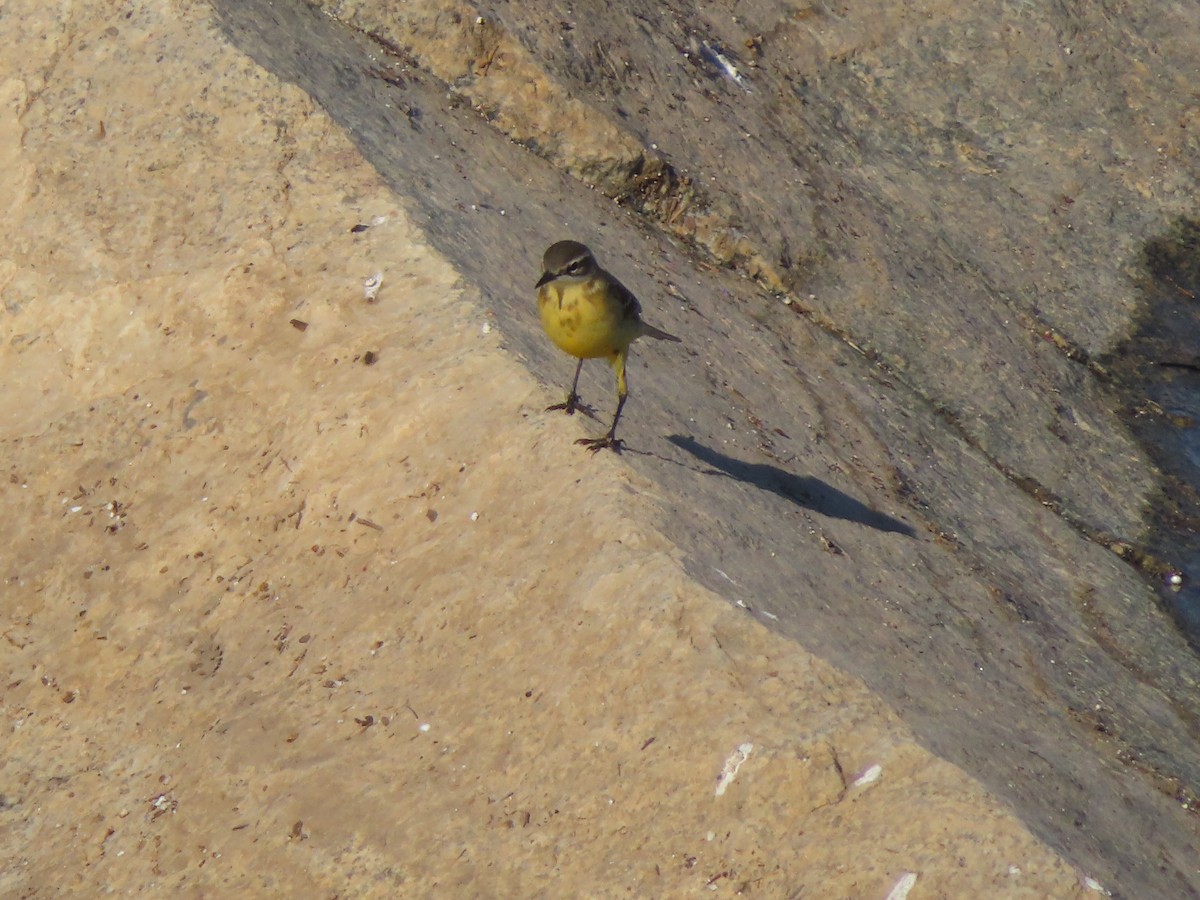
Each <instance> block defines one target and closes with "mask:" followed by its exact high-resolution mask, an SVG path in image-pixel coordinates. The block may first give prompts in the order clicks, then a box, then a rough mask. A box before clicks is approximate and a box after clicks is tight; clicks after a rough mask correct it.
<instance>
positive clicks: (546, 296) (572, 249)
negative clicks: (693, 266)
mask: <svg viewBox="0 0 1200 900" xmlns="http://www.w3.org/2000/svg"><path fill="white" fill-rule="evenodd" d="M536 287H537V302H538V312H539V313H540V315H541V319H542V328H543V329H545V331H546V334H547V335H548V336H549V338H550V340H551V341H553V342H554V344H555V345H556V346H557V347H558V348H559V349H560V350H562V351H564V352H566V353H569V354H570V355H571V356H574V357H576V358H577V359H578V360H579V365H577V366H576V367H575V380H574V381H573V382H571V392H570V393H569V394H567V399H566V401H565V402H563V403H556V404H554V405H553V406H548V407H546V409H547V411H550V410H555V409H562V410H566V412H567V415H571V414H572V413H574V412H575V410H577V409H586V408H585V407H584V406H583V404H582V403H580V400H579V394H578V393H577V391H578V388H579V373H580V372H581V371H582V370H583V361H584V360H585V359H607V360H608V361H609V363H610V364H611V365H612V367H613V371H614V372H615V373H616V376H617V411H616V414H615V415H613V420H612V426H611V427H610V428H609V429H608V433H607V434H606V435H604V437H599V438H580V439H579V440H577V441H576V442H575V443H577V444H582V445H583V446H585V447H587V449H588V450H590V451H592V452H593V453H595V452H596V451H598V450H602V449H604V448H605V447H607V448H609V449H611V450H614V451H615V452H617V453H620V452H621V441H619V440H617V422H618V421H620V419H621V410H622V409H623V408H624V407H625V400H626V398H627V397H628V396H629V390H628V386H627V384H626V381H625V360H626V358H627V357H628V355H629V345H630V344H632V343H633V342H634V341H635V340H637V339H638V338H640V337H652V338H656V339H657V340H660V341H674V342H675V343H681V342H680V340H679V338H677V337H675V335H673V334H668V333H667V332H665V331H663V330H661V329H659V328H655V327H654V326H653V325H648V324H646V323H645V322H643V321H642V306H641V304H640V303H638V300H637V297H635V296H634V295H633V292H632V291H631V290H629V288H627V287H625V285H623V284H621V282H620V281H618V280H617V279H616V278H615V277H614V276H613V275H611V274H610V273H608V272H606V271H605V270H604V269H602V268H600V265H599V264H598V263H597V262H596V257H595V256H593V255H592V251H591V250H589V249H588V248H587V247H586V246H584V245H583V244H581V243H579V242H578V241H559V242H558V243H556V244H552V245H551V246H550V247H549V248H548V249H547V250H546V252H545V254H544V255H543V256H542V277H541V278H539V279H538V283H537V285H536Z"/></svg>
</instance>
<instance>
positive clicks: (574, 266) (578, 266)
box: [567, 259, 587, 275]
mask: <svg viewBox="0 0 1200 900" xmlns="http://www.w3.org/2000/svg"><path fill="white" fill-rule="evenodd" d="M586 268H587V260H585V259H580V260H576V261H575V262H573V263H571V268H569V269H567V272H568V273H569V274H571V275H580V274H582V273H583V271H584V270H585V269H586Z"/></svg>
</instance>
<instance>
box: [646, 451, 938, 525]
mask: <svg viewBox="0 0 1200 900" xmlns="http://www.w3.org/2000/svg"><path fill="white" fill-rule="evenodd" d="M667 440H668V441H670V442H671V443H672V444H674V445H675V446H676V447H679V448H681V449H683V450H686V451H687V452H688V453H690V454H692V456H694V457H696V459H698V460H700V461H701V462H703V463H707V464H708V465H710V466H712V467H713V469H715V470H718V471H715V472H711V474H722V475H725V476H727V477H729V478H736V479H737V480H738V481H743V482H745V483H746V484H752V485H754V486H755V487H757V488H761V489H762V490H764V491H771V492H772V493H776V494H778V495H779V496H780V497H784V498H785V499H788V500H791V501H792V502H793V503H795V504H797V505H798V506H803V507H805V508H807V509H811V510H813V511H814V512H819V513H821V515H824V516H831V517H833V518H835V519H846V520H848V521H850V522H857V523H858V524H859V525H866V526H868V527H870V528H875V529H877V530H879V531H886V532H892V533H894V534H903V535H905V536H906V537H914V536H915V534H916V532H915V531H913V528H912V526H911V525H908V524H906V523H904V522H901V521H900V520H899V519H893V518H892V517H891V516H889V515H887V514H885V513H881V512H879V511H878V510H874V509H871V507H869V506H867V505H865V504H863V503H860V502H859V501H858V500H855V499H854V498H853V497H851V496H850V495H849V494H844V493H842V492H841V491H839V490H838V489H837V488H835V487H830V486H829V485H828V484H826V483H825V482H823V481H822V480H821V479H820V478H814V477H812V476H811V475H809V476H801V475H793V474H792V473H791V472H787V471H784V470H783V469H781V468H779V467H778V466H772V465H769V464H767V463H748V462H743V461H742V460H740V459H734V458H733V457H732V456H726V455H725V454H723V453H718V452H717V451H716V450H712V449H710V448H709V447H705V446H704V445H703V444H701V443H699V442H698V441H697V440H695V439H694V438H691V437H688V436H686V435H682V434H672V435H670V436H668V437H667Z"/></svg>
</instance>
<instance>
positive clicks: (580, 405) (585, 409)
mask: <svg viewBox="0 0 1200 900" xmlns="http://www.w3.org/2000/svg"><path fill="white" fill-rule="evenodd" d="M557 409H561V410H563V411H564V412H566V414H567V415H568V416H573V415H575V411H576V410H579V411H580V412H581V413H583V414H584V415H585V416H588V417H589V418H592V419H594V418H596V410H594V409H593V408H592V407H590V406H588V405H587V404H586V403H584V402H583V401H582V400H580V399H579V395H578V394H569V395H567V399H566V401H565V402H563V403H555V404H554V405H553V406H547V407H546V412H553V411H554V410H557Z"/></svg>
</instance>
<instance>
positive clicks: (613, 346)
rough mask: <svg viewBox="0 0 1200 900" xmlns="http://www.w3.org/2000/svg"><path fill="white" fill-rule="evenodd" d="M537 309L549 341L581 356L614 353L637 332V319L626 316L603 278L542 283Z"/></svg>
mask: <svg viewBox="0 0 1200 900" xmlns="http://www.w3.org/2000/svg"><path fill="white" fill-rule="evenodd" d="M538 310H539V312H540V313H541V317H542V328H544V329H545V330H546V334H547V335H548V336H549V337H550V340H552V341H554V343H555V344H556V345H557V346H558V348H559V349H560V350H563V351H565V352H566V353H569V354H571V355H572V356H575V357H578V358H580V359H596V358H598V357H602V356H613V355H615V354H617V353H619V352H620V351H622V350H625V349H627V348H628V347H629V344H630V342H631V341H632V340H633V339H634V338H636V337H637V335H638V328H637V320H636V319H626V318H625V316H624V313H623V309H622V307H621V303H620V301H619V299H617V298H615V297H614V296H613V295H612V293H611V292H610V291H609V290H608V285H607V284H606V282H605V281H604V280H603V279H602V278H592V279H590V280H588V281H583V282H561V281H553V282H550V283H549V284H544V285H542V286H541V287H540V288H538Z"/></svg>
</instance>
